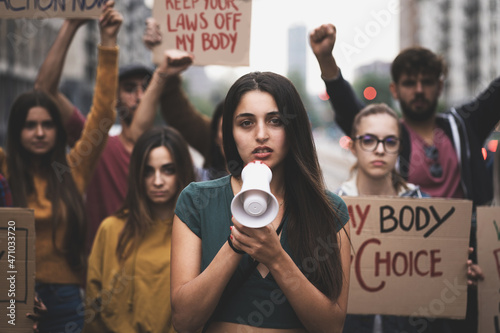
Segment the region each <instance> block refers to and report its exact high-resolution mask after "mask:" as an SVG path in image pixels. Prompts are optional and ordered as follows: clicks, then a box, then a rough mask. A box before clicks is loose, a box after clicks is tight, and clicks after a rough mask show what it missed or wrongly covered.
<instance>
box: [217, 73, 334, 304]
mask: <svg viewBox="0 0 500 333" xmlns="http://www.w3.org/2000/svg"><path fill="white" fill-rule="evenodd" d="M254 90H259V91H263V92H267V93H269V94H270V95H271V96H273V98H274V100H275V102H276V105H277V106H278V111H279V113H280V115H281V121H282V122H283V123H284V127H285V133H286V138H287V141H288V142H289V146H290V151H289V152H288V154H287V156H286V157H285V162H284V165H285V171H284V173H285V175H284V177H285V203H286V204H285V214H287V215H288V216H289V218H288V222H287V223H288V227H287V228H288V231H287V234H288V239H289V245H290V247H291V249H292V252H293V254H294V255H295V256H296V258H297V259H298V260H299V263H302V264H303V266H305V264H304V263H307V260H308V259H314V258H316V257H317V253H316V256H315V250H316V251H317V246H318V239H319V238H321V237H331V240H330V239H329V240H328V241H329V242H330V243H333V246H332V253H331V256H330V257H329V258H328V259H330V260H322V261H319V262H316V264H317V265H316V267H315V268H314V269H312V271H311V272H308V273H310V274H308V275H307V277H308V279H309V281H311V283H313V284H314V285H315V286H316V288H318V289H319V290H320V291H321V292H323V293H324V294H325V295H327V296H328V297H331V298H333V299H336V298H337V297H338V296H339V294H340V291H341V290H342V285H343V272H342V264H341V259H340V250H339V246H338V245H339V244H337V230H340V229H341V228H342V225H341V222H340V216H339V214H340V213H339V212H338V211H337V209H336V207H332V204H331V202H330V200H329V198H328V196H327V192H326V187H325V184H324V181H323V176H322V173H321V168H320V166H319V162H318V158H317V155H316V148H315V145H314V140H313V137H312V131H311V127H310V122H309V119H308V116H307V112H306V110H305V108H304V104H303V103H302V101H301V99H300V96H299V94H298V92H297V90H296V89H295V87H294V86H293V84H292V83H291V81H290V80H288V79H287V78H285V77H283V76H281V75H278V74H275V73H271V72H263V73H261V72H254V73H249V74H246V75H244V76H242V77H241V78H239V79H238V80H237V81H236V82H235V83H234V84H233V86H232V87H231V88H230V89H229V92H228V94H227V96H226V100H225V104H224V115H223V121H222V126H223V142H224V153H225V156H226V162H227V166H228V169H229V171H230V172H231V175H232V176H234V177H238V178H239V177H240V175H241V170H242V168H243V161H242V159H241V157H240V155H239V153H238V149H237V147H236V143H235V140H234V136H233V130H232V129H233V115H234V112H235V110H236V108H237V107H238V104H239V103H240V100H241V98H242V97H243V95H245V94H246V93H247V92H249V91H254ZM303 268H304V267H303Z"/></svg>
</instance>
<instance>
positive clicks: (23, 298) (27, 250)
mask: <svg viewBox="0 0 500 333" xmlns="http://www.w3.org/2000/svg"><path fill="white" fill-rule="evenodd" d="M34 292H35V218H34V215H33V210H32V209H27V208H0V332H12V333H15V332H32V331H33V321H31V320H30V319H28V318H26V313H28V312H33V301H34Z"/></svg>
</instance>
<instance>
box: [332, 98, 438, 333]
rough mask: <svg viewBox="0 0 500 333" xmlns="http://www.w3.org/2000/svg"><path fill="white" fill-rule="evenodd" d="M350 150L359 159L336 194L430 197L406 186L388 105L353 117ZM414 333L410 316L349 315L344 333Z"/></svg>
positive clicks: (396, 129)
mask: <svg viewBox="0 0 500 333" xmlns="http://www.w3.org/2000/svg"><path fill="white" fill-rule="evenodd" d="M351 138H353V139H352V141H351V144H350V149H351V152H352V153H353V155H354V156H355V157H356V158H357V160H356V164H355V165H354V167H353V170H352V172H353V175H352V178H351V179H350V180H349V181H346V182H344V183H343V184H342V185H341V186H340V189H339V190H338V191H337V194H339V195H346V196H366V195H386V196H399V197H415V198H422V197H429V195H427V194H424V193H422V192H421V191H420V188H419V187H418V186H415V185H414V184H410V183H407V182H406V181H405V180H404V179H403V178H402V177H401V176H400V175H399V173H398V172H397V171H396V162H397V157H398V152H399V150H400V147H401V128H400V124H399V121H398V116H397V114H396V113H395V112H394V111H393V110H392V109H391V108H389V106H387V105H386V104H372V105H369V106H367V107H365V108H363V109H362V110H361V111H360V112H359V113H358V114H357V115H356V117H355V118H354V123H353V125H352V132H351ZM374 327H377V329H376V331H379V330H380V329H382V332H393V331H394V330H401V329H403V330H405V331H406V332H408V333H409V332H413V331H414V330H415V327H412V326H411V325H410V322H409V318H408V317H396V316H382V317H381V316H373V315H354V314H347V316H346V322H345V325H344V333H349V332H352V333H365V332H366V333H372V332H374Z"/></svg>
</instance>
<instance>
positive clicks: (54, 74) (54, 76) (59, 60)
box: [35, 20, 80, 97]
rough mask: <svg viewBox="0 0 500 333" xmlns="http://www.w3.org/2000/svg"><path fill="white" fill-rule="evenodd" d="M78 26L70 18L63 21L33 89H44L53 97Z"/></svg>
mask: <svg viewBox="0 0 500 333" xmlns="http://www.w3.org/2000/svg"><path fill="white" fill-rule="evenodd" d="M79 26H80V25H79V24H78V23H77V22H73V21H71V20H65V21H64V22H63V24H62V26H61V28H60V30H59V33H58V35H57V38H56V40H55V41H54V44H52V47H51V48H50V50H49V53H48V54H47V56H46V58H45V60H44V62H43V63H42V66H41V67H40V69H39V71H38V76H37V78H36V81H35V89H37V90H42V91H45V92H46V93H48V94H51V95H52V96H54V97H55V95H56V94H57V92H58V88H59V82H60V80H61V75H62V70H63V67H64V62H65V60H66V55H67V53H68V50H69V47H70V45H71V42H72V41H73V37H74V36H75V34H76V32H77V30H78V28H79Z"/></svg>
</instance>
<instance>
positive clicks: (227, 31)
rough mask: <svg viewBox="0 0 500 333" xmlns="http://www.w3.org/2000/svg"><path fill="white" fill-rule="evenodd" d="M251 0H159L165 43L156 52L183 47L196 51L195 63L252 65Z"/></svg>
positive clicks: (157, 55) (158, 55) (157, 58)
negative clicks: (250, 63) (250, 58)
mask: <svg viewBox="0 0 500 333" xmlns="http://www.w3.org/2000/svg"><path fill="white" fill-rule="evenodd" d="M251 14H252V1H251V0H161V1H160V0H156V1H155V3H154V7H153V17H154V18H155V19H156V21H157V22H158V24H159V25H160V30H161V32H162V36H163V38H162V44H161V45H159V46H158V47H156V48H155V50H154V51H153V62H154V63H156V64H159V63H160V62H161V60H162V59H163V52H164V51H165V50H168V49H180V50H184V51H187V52H190V53H192V54H194V56H195V59H194V64H195V65H227V66H248V65H249V52H250V21H251Z"/></svg>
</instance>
